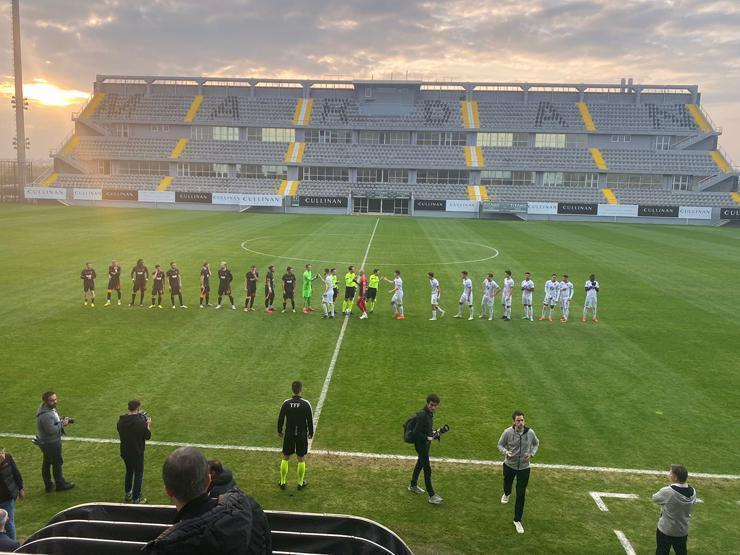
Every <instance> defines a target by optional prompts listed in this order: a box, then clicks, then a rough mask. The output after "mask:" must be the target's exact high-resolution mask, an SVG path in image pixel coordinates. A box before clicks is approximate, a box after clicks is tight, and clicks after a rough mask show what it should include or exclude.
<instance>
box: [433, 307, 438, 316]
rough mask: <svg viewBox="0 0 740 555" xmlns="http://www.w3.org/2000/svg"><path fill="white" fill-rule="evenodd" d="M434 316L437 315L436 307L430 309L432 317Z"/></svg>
mask: <svg viewBox="0 0 740 555" xmlns="http://www.w3.org/2000/svg"><path fill="white" fill-rule="evenodd" d="M436 317H437V309H436V308H433V309H432V318H436Z"/></svg>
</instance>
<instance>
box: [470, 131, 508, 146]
mask: <svg viewBox="0 0 740 555" xmlns="http://www.w3.org/2000/svg"><path fill="white" fill-rule="evenodd" d="M476 144H477V145H478V146H497V147H510V146H514V134H513V133H478V139H477V141H476Z"/></svg>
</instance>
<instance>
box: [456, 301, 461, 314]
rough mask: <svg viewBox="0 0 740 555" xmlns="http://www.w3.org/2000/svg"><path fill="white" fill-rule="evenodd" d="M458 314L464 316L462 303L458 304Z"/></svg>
mask: <svg viewBox="0 0 740 555" xmlns="http://www.w3.org/2000/svg"><path fill="white" fill-rule="evenodd" d="M457 315H458V316H462V303H459V304H458V305H457Z"/></svg>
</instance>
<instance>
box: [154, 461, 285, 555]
mask: <svg viewBox="0 0 740 555" xmlns="http://www.w3.org/2000/svg"><path fill="white" fill-rule="evenodd" d="M162 478H163V479H164V488H165V491H166V492H167V495H168V496H169V498H170V499H171V500H172V502H173V503H174V504H175V508H176V509H177V517H176V519H175V524H174V525H173V526H172V527H171V528H168V529H167V530H166V531H164V532H162V534H160V536H159V537H158V538H157V539H156V540H154V541H151V542H149V543H148V544H147V546H146V547H145V548H144V549H145V551H147V552H149V553H157V554H160V555H163V554H169V553H173V554H175V553H176V554H177V555H191V554H192V555H196V554H198V555H200V554H204V553H208V554H209V555H261V554H270V553H272V542H271V536H270V525H269V524H268V522H267V516H266V515H265V513H264V512H263V511H262V507H260V506H259V504H258V503H257V502H256V501H255V500H254V499H252V498H251V497H249V496H248V495H246V494H244V493H243V492H242V491H240V490H239V489H233V490H231V491H229V492H227V493H225V494H223V495H221V496H220V497H219V498H218V499H209V498H208V494H207V493H206V491H207V489H208V485H209V483H210V476H209V474H208V461H206V458H205V456H203V454H202V453H201V452H200V451H198V450H197V449H195V448H194V447H180V448H179V449H175V450H174V451H173V452H172V453H170V455H169V457H167V460H166V461H165V463H164V467H163V468H162Z"/></svg>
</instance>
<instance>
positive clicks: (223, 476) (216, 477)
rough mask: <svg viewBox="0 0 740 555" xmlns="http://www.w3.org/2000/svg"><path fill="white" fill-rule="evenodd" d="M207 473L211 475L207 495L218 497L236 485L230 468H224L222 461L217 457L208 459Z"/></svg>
mask: <svg viewBox="0 0 740 555" xmlns="http://www.w3.org/2000/svg"><path fill="white" fill-rule="evenodd" d="M208 474H210V475H211V485H210V487H209V488H208V497H212V498H213V499H218V496H219V495H223V494H224V493H226V492H227V491H231V490H232V489H234V488H235V487H236V481H235V480H234V474H233V473H232V472H231V469H230V468H224V465H223V463H222V462H221V461H220V460H218V459H211V460H210V461H208Z"/></svg>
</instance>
